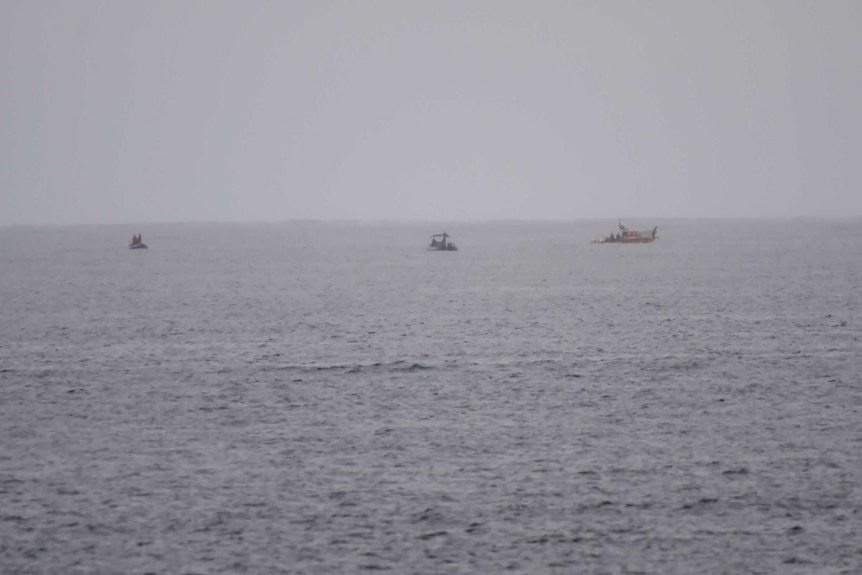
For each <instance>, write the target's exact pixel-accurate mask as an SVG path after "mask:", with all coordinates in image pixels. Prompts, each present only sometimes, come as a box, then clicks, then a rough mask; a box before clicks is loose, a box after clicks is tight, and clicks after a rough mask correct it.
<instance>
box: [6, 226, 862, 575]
mask: <svg viewBox="0 0 862 575" xmlns="http://www.w3.org/2000/svg"><path fill="white" fill-rule="evenodd" d="M629 223H630V224H632V225H634V226H635V227H643V228H649V227H652V225H655V224H658V225H659V236H660V239H659V240H658V241H656V242H655V243H653V244H649V245H615V244H608V245H594V244H591V243H590V240H591V239H592V238H593V237H597V236H599V235H602V234H607V233H609V232H610V231H612V230H613V229H614V228H615V226H616V222H614V221H612V222H594V221H588V222H571V223H494V224H452V225H449V226H447V228H446V231H448V232H450V233H451V234H452V238H451V239H452V240H454V241H455V242H456V243H457V244H458V245H459V247H460V251H458V252H446V253H442V252H429V251H427V250H426V249H425V245H426V243H427V241H428V236H429V235H430V234H432V233H438V232H441V231H443V228H441V227H440V226H435V225H426V224H421V223H416V224H376V225H371V224H367V225H364V224H355V223H315V222H291V223H283V224H267V225H264V224H255V225H251V224H249V225H228V224H222V225H215V224H213V225H152V226H147V227H146V228H134V229H132V228H130V227H123V226H117V227H109V226H102V227H68V228H4V229H0V304H2V305H0V572H2V573H3V574H57V573H63V574H85V573H86V574H102V573H118V574H119V573H122V574H148V573H152V574H192V573H195V574H210V573H249V574H258V573H260V574H271V573H291V574H292V573H307V574H328V573H364V572H388V573H398V574H413V573H415V574H427V573H434V574H442V573H453V574H455V573H458V574H461V573H463V574H468V573H469V574H474V573H523V574H537V573H560V574H562V573H567V574H568V573H586V574H636V573H637V574H662V575H666V574H675V573H679V574H693V573H697V574H701V573H728V574H739V573H782V574H784V573H790V574H793V573H818V574H824V573H830V574H831V573H835V574H838V573H846V574H856V573H860V572H862V487H860V486H862V376H860V373H862V226H860V223H862V222H860V221H858V220H831V221H804V220H800V221H691V220H668V221H658V222H654V221H645V222H634V221H632V222H629ZM136 232H142V233H143V239H144V242H145V243H147V244H148V245H149V248H150V249H149V250H128V249H127V247H126V246H127V242H128V240H129V238H130V237H131V235H132V234H133V233H136Z"/></svg>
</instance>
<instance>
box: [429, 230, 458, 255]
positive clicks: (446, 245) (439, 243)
mask: <svg viewBox="0 0 862 575" xmlns="http://www.w3.org/2000/svg"><path fill="white" fill-rule="evenodd" d="M437 238H440V239H439V240H438V239H437ZM448 240H449V234H447V233H446V232H443V233H442V234H434V235H433V236H431V243H430V244H429V245H428V249H429V250H432V251H438V252H457V251H458V246H456V245H455V244H454V243H452V242H450V241H448Z"/></svg>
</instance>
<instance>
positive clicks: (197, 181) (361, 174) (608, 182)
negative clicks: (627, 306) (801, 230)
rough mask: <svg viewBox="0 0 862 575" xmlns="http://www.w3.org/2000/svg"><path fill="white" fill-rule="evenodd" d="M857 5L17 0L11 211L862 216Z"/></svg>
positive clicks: (104, 219) (280, 216) (8, 10)
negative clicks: (70, 0)
mask: <svg viewBox="0 0 862 575" xmlns="http://www.w3.org/2000/svg"><path fill="white" fill-rule="evenodd" d="M860 31H862V2H858V1H856V0H849V1H841V0H824V1H822V2H816V1H792V0H781V1H778V0H776V1H761V2H751V1H748V0H730V1H725V2H706V1H697V0H694V1H690V0H667V1H656V2H639V1H618V0H597V1H574V0H560V1H550V0H546V1H537V2H529V1H526V0H519V1H497V0H457V1H448V0H434V1H417V2H411V1H403V0H391V1H385V0H381V1H375V0H368V1H350V2H336V1H318V0H312V1H283V2H264V1H251V2H240V1H218V0H206V1H203V0H202V1H174V0H169V1H140V2H134V1H129V2H122V1H118V2H112V1H98V2H96V1H90V0H78V1H74V2H64V1H38V0H36V1H33V0H23V1H16V0H12V1H10V0H6V1H5V2H3V3H2V4H0V116H2V118H0V119H2V130H0V225H14V224H86V223H92V224H102V223H135V222H142V223H147V222H177V221H281V220H291V219H297V218H303V219H306V218H310V219H355V220H457V221H466V220H499V219H548V220H569V219H581V218H612V219H614V220H615V219H616V218H617V217H618V216H622V217H649V218H656V217H658V218H663V217H664V218H670V217H698V218H700V217H764V218H771V217H779V218H785V217H799V216H802V217H833V216H862V162H860V161H859V158H858V157H859V155H860V151H862V145H860V144H862V137H860V134H862V112H860V104H862V41H860V39H859V38H860V36H862V33H860Z"/></svg>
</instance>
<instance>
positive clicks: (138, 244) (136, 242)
mask: <svg viewBox="0 0 862 575" xmlns="http://www.w3.org/2000/svg"><path fill="white" fill-rule="evenodd" d="M129 249H130V250H145V249H147V244H145V243H144V242H142V241H141V234H137V235H134V236H132V242H131V243H130V244H129Z"/></svg>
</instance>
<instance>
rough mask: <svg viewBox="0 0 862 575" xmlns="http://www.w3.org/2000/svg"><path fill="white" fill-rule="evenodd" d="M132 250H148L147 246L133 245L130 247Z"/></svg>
mask: <svg viewBox="0 0 862 575" xmlns="http://www.w3.org/2000/svg"><path fill="white" fill-rule="evenodd" d="M129 249H130V250H146V249H148V248H147V244H132V245H130V246H129Z"/></svg>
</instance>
